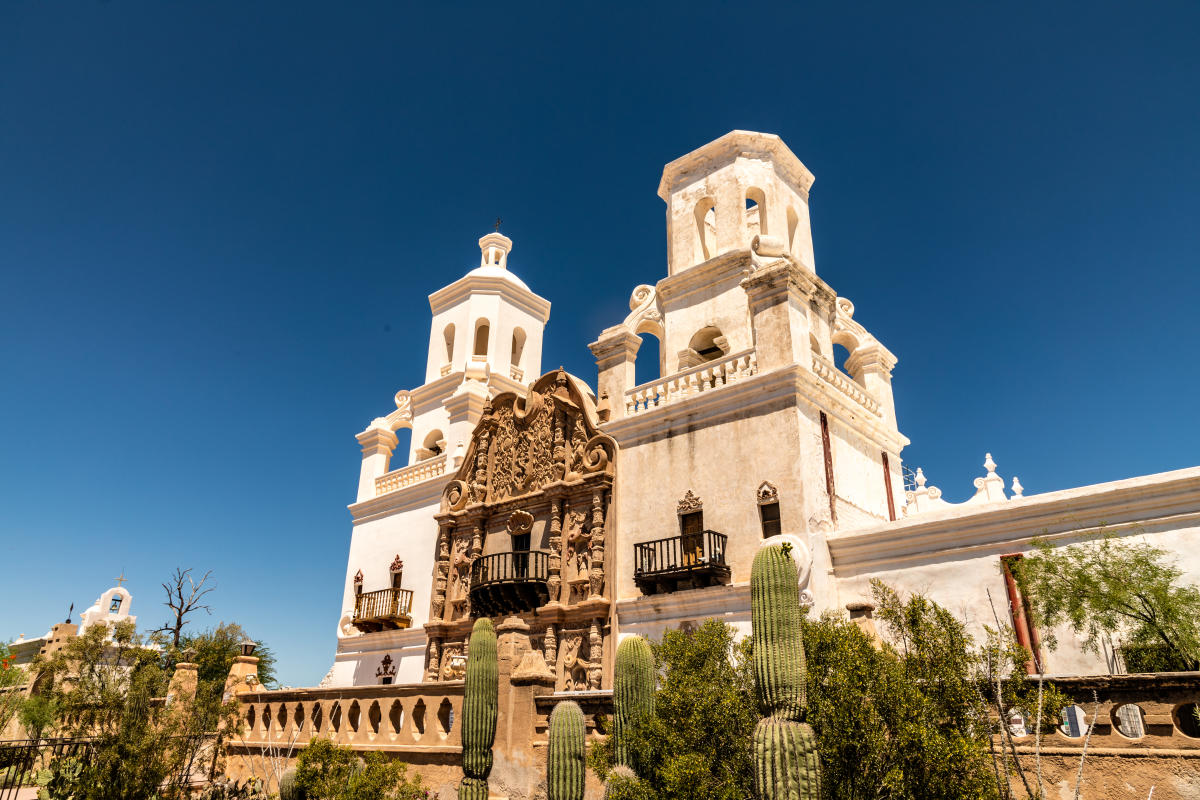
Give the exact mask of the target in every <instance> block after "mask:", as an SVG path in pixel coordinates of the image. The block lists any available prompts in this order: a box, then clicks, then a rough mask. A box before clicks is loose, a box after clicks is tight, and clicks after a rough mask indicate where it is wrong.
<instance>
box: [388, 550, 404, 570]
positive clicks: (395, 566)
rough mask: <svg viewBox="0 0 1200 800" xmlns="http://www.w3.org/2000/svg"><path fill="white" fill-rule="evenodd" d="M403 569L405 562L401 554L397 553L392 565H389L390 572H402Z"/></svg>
mask: <svg viewBox="0 0 1200 800" xmlns="http://www.w3.org/2000/svg"><path fill="white" fill-rule="evenodd" d="M403 570H404V562H403V561H401V560H400V554H399V553H397V554H396V557H395V558H393V559H392V566H390V567H388V571H389V572H401V571H403Z"/></svg>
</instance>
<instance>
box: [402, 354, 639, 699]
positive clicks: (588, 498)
mask: <svg viewBox="0 0 1200 800" xmlns="http://www.w3.org/2000/svg"><path fill="white" fill-rule="evenodd" d="M598 424H599V417H598V414H597V411H596V407H595V404H594V403H593V402H592V400H591V398H590V397H589V396H588V395H587V394H586V393H585V391H584V390H582V389H581V388H580V386H579V385H578V383H577V381H576V380H575V379H574V378H572V377H570V376H568V375H567V373H566V372H564V371H563V370H562V369H559V370H557V371H554V372H550V373H547V374H546V375H544V376H542V377H541V378H539V379H538V380H537V381H535V382H534V384H533V385H532V386H531V387H529V390H528V392H527V393H525V394H524V395H521V394H518V393H516V392H505V393H502V394H500V395H498V396H497V397H495V398H494V399H493V400H491V401H490V402H489V403H488V404H487V405H486V406H485V407H484V409H483V416H482V418H481V420H480V422H479V424H478V426H477V427H476V428H475V432H474V435H473V436H472V438H471V443H470V445H469V447H468V448H467V452H466V454H465V457H464V459H463V462H462V465H461V466H460V467H459V470H458V472H457V474H456V475H455V476H454V478H453V479H452V480H451V481H450V482H449V483H448V484H447V485H446V488H445V490H444V492H443V494H442V505H441V511H440V513H438V514H437V515H436V518H437V522H438V537H437V551H436V566H435V570H434V588H433V599H432V603H431V608H430V617H429V621H428V622H427V623H426V624H425V631H426V634H427V635H428V640H429V641H428V647H427V652H426V667H425V680H427V681H440V680H456V679H459V678H460V677H461V675H462V669H463V665H464V664H465V662H466V658H465V657H466V654H467V653H466V650H467V641H468V639H469V638H470V633H471V625H472V620H473V618H475V617H478V616H489V617H495V618H497V619H504V618H506V617H507V618H508V619H507V620H506V622H504V623H502V624H503V625H504V626H506V627H507V628H509V629H510V630H513V631H524V632H525V633H524V638H525V640H526V641H525V645H524V652H522V653H520V663H519V665H518V666H517V668H516V670H515V671H514V674H513V678H514V679H515V680H517V681H530V682H537V683H546V684H550V683H551V682H552V683H553V686H554V688H555V689H556V690H557V691H586V690H589V689H591V690H596V689H600V688H601V687H602V686H607V684H608V683H609V681H608V674H607V672H608V671H607V669H606V664H607V663H608V661H609V660H610V659H609V658H608V657H607V655H608V651H609V650H610V649H611V648H610V646H609V640H610V636H611V612H612V603H611V598H610V595H609V591H608V581H607V575H608V574H609V573H610V566H609V564H608V563H607V562H608V560H609V557H608V556H606V555H605V553H606V549H605V538H606V536H611V535H612V534H613V531H612V529H611V528H612V520H611V501H612V485H613V477H614V468H615V462H616V443H615V442H614V441H613V439H612V438H611V437H609V436H608V435H606V434H604V433H601V432H600V431H598V430H597V427H596V426H597V425H598ZM518 638H520V637H518ZM516 646H517V647H518V648H520V647H521V644H520V643H519V642H518V643H517V644H516Z"/></svg>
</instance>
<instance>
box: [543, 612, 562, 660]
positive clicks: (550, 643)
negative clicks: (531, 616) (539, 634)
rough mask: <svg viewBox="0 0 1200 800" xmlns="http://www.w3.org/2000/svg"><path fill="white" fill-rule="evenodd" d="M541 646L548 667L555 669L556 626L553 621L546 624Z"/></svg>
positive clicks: (556, 656) (556, 652)
mask: <svg viewBox="0 0 1200 800" xmlns="http://www.w3.org/2000/svg"><path fill="white" fill-rule="evenodd" d="M542 648H543V649H544V650H545V653H546V663H547V664H549V665H550V669H551V670H554V669H556V665H557V664H558V627H557V626H556V625H555V624H554V623H550V624H549V625H547V626H546V635H545V636H544V637H543V639H542Z"/></svg>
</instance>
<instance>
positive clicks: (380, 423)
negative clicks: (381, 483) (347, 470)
mask: <svg viewBox="0 0 1200 800" xmlns="http://www.w3.org/2000/svg"><path fill="white" fill-rule="evenodd" d="M354 438H355V439H357V440H358V443H359V445H361V446H362V468H361V469H360V470H359V473H358V501H359V502H360V503H361V502H362V501H363V500H369V499H371V498H372V497H374V496H375V479H376V478H378V477H381V476H383V475H385V474H387V471H388V465H389V462H390V461H391V458H392V451H393V450H395V449H396V445H397V444H399V440H398V439H397V438H396V434H394V433H392V430H391V428H390V427H389V426H388V422H387V420H386V419H383V418H382V417H380V418H378V419H375V420H373V421H372V422H371V424H370V425H369V426H368V427H367V429H366V430H365V431H363V432H362V433H360V434H358V435H357V436H355V437H354Z"/></svg>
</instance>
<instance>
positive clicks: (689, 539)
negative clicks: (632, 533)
mask: <svg viewBox="0 0 1200 800" xmlns="http://www.w3.org/2000/svg"><path fill="white" fill-rule="evenodd" d="M728 541H729V537H727V536H726V535H725V534H723V533H717V532H716V531H702V532H700V533H685V534H681V535H679V536H671V537H669V538H666V539H657V540H655V541H653V542H638V543H636V544H634V546H633V560H634V578H635V580H636V579H638V578H656V577H659V576H663V575H673V574H678V573H684V572H688V571H691V570H697V569H701V568H705V567H725V566H726V564H725V545H726V543H727V542H728Z"/></svg>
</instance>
